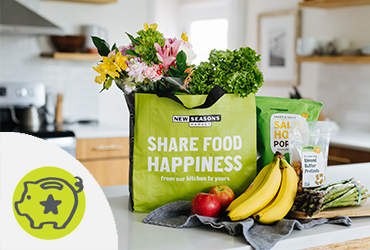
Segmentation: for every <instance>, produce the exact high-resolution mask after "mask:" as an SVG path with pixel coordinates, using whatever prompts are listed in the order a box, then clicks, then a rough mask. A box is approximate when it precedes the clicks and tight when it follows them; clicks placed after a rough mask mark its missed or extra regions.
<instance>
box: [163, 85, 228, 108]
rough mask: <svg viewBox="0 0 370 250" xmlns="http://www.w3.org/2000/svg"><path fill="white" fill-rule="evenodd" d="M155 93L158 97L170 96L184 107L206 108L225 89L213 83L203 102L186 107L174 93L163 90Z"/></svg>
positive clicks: (218, 97) (213, 102) (224, 92)
mask: <svg viewBox="0 0 370 250" xmlns="http://www.w3.org/2000/svg"><path fill="white" fill-rule="evenodd" d="M156 94H157V96H158V97H167V98H170V99H171V100H173V101H175V102H177V103H180V104H181V105H182V106H184V108H186V109H206V108H209V107H211V106H212V105H213V104H215V103H216V102H217V101H218V100H219V99H220V98H221V97H222V96H223V95H224V94H226V91H225V90H224V89H223V88H221V87H220V86H218V85H215V86H214V87H213V88H212V89H211V91H209V93H208V95H207V98H206V100H205V101H204V103H203V104H201V105H199V106H196V107H193V108H189V107H186V106H185V105H184V103H183V102H182V101H181V100H180V99H179V98H178V97H177V96H175V95H171V94H168V93H163V92H157V93H156Z"/></svg>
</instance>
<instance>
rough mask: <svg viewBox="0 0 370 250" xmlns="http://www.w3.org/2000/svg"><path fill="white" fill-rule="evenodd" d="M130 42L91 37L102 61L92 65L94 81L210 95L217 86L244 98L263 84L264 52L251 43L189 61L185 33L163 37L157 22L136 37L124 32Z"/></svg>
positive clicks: (130, 88) (128, 90)
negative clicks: (259, 52)
mask: <svg viewBox="0 0 370 250" xmlns="http://www.w3.org/2000/svg"><path fill="white" fill-rule="evenodd" d="M126 34H127V35H128V37H129V39H130V41H131V43H130V44H129V45H128V46H119V47H117V46H116V44H114V45H113V46H112V47H110V46H109V44H108V43H107V42H106V41H105V40H103V39H101V38H99V37H92V40H93V42H94V44H95V46H96V47H97V49H98V53H99V54H100V55H101V56H102V61H100V62H99V63H98V65H97V66H96V67H93V68H94V70H95V71H96V72H98V73H99V75H98V76H96V78H95V82H97V83H99V84H102V85H103V88H102V91H103V90H107V89H109V88H110V87H111V85H112V83H113V81H114V82H115V83H116V85H117V86H118V87H119V88H120V89H121V90H122V91H123V92H124V93H125V95H127V94H129V93H135V92H137V93H158V92H162V93H167V94H179V93H187V94H208V93H209V91H210V90H211V89H212V88H213V87H214V86H215V85H218V86H220V87H221V88H223V89H224V90H225V91H226V92H227V93H238V94H239V95H240V96H241V97H246V96H247V95H248V94H249V93H256V92H257V91H258V89H259V88H260V87H261V86H262V84H263V75H262V73H261V72H260V70H259V69H258V67H257V62H258V61H260V55H256V52H255V51H254V50H253V49H251V48H249V47H245V48H240V49H238V50H234V51H230V50H226V51H222V50H212V51H211V52H210V55H209V59H208V61H206V62H201V63H200V65H199V66H195V65H192V64H191V61H192V60H193V59H194V58H195V57H196V55H195V54H194V52H193V50H192V45H191V44H190V42H189V41H188V37H187V35H186V33H183V34H182V35H181V39H177V38H165V37H164V35H163V34H162V33H160V32H159V31H157V24H151V25H148V24H144V29H143V30H140V31H138V32H137V35H138V36H136V37H134V36H132V35H130V34H128V33H126Z"/></svg>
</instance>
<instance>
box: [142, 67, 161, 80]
mask: <svg viewBox="0 0 370 250" xmlns="http://www.w3.org/2000/svg"><path fill="white" fill-rule="evenodd" d="M158 72H161V71H160V70H159V66H158V65H153V66H151V67H148V68H146V69H144V71H143V75H144V76H145V77H146V78H148V79H149V80H151V81H153V82H156V81H159V80H160V79H161V78H162V75H161V74H158Z"/></svg>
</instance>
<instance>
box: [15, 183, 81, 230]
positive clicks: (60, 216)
mask: <svg viewBox="0 0 370 250" xmlns="http://www.w3.org/2000/svg"><path fill="white" fill-rule="evenodd" d="M75 178H76V179H77V182H75V183H74V184H73V185H72V184H70V183H69V182H68V181H66V180H64V179H62V178H56V177H48V178H43V179H40V180H37V181H25V182H24V183H23V185H24V191H23V193H22V196H21V199H20V200H19V201H16V202H15V203H14V208H15V210H16V212H17V213H18V215H20V216H25V217H26V218H27V219H28V220H29V222H30V227H31V228H33V229H41V228H43V226H44V225H46V224H52V225H53V228H54V229H64V228H66V227H67V226H68V224H69V223H70V222H71V220H72V218H73V215H74V214H75V212H76V209H77V207H78V193H79V192H81V191H82V190H83V185H82V179H81V178H80V177H77V176H76V177H75Z"/></svg>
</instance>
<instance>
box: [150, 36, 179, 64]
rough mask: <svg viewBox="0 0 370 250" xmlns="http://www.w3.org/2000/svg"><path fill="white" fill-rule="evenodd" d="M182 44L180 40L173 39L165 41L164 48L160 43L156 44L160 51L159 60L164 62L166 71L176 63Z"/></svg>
mask: <svg viewBox="0 0 370 250" xmlns="http://www.w3.org/2000/svg"><path fill="white" fill-rule="evenodd" d="M180 44H181V42H180V40H176V39H171V38H169V39H165V41H164V45H163V48H162V47H161V46H160V45H159V44H158V43H155V44H154V46H155V48H156V49H157V51H158V52H157V58H158V60H159V61H161V62H162V64H163V67H164V69H165V70H167V69H168V67H169V66H171V65H172V64H173V63H174V62H175V60H176V56H177V52H178V50H179V47H180Z"/></svg>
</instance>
